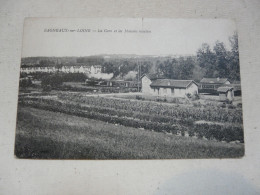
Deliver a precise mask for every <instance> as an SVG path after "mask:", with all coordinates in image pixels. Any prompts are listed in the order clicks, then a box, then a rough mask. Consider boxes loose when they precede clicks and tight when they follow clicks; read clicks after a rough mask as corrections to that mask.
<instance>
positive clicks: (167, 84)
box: [151, 79, 197, 88]
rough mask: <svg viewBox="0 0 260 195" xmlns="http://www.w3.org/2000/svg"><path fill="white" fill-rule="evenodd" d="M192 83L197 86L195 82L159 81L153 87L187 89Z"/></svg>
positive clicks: (152, 84) (153, 83)
mask: <svg viewBox="0 0 260 195" xmlns="http://www.w3.org/2000/svg"><path fill="white" fill-rule="evenodd" d="M191 83H194V84H196V85H197V83H195V82H194V81H193V80H173V79H157V80H154V81H153V82H152V83H151V87H168V88H169V87H170V88H175V87H176V88H186V87H188V86H189V85H190V84H191Z"/></svg>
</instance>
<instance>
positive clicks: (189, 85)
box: [141, 75, 198, 97]
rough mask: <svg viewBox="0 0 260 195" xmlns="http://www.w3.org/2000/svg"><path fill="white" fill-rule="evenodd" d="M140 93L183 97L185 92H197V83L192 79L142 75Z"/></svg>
mask: <svg viewBox="0 0 260 195" xmlns="http://www.w3.org/2000/svg"><path fill="white" fill-rule="evenodd" d="M141 79H142V80H141V81H142V93H143V94H145V95H154V96H167V97H185V96H186V95H187V94H191V95H192V94H198V84H197V83H196V82H195V81H193V80H173V79H158V78H152V77H150V76H149V75H143V76H142V77H141Z"/></svg>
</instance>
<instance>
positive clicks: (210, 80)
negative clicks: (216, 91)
mask: <svg viewBox="0 0 260 195" xmlns="http://www.w3.org/2000/svg"><path fill="white" fill-rule="evenodd" d="M226 81H228V79H227V78H203V79H202V80H201V81H200V83H212V84H223V83H225V82H226Z"/></svg>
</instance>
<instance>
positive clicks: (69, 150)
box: [15, 92, 244, 159]
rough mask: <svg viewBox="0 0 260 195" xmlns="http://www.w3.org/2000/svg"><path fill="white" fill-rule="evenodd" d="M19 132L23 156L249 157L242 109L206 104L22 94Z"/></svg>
mask: <svg viewBox="0 0 260 195" xmlns="http://www.w3.org/2000/svg"><path fill="white" fill-rule="evenodd" d="M129 95H130V94H129ZM129 95H128V96H129ZM132 96H135V95H132ZM209 102H210V101H209ZM195 103H196V104H195ZM16 133H17V135H16V147H15V153H16V156H18V157H20V158H63V159H69V158H76V159H153V158H154V159H162V158H165V159H168V158H234V157H241V156H243V155H244V144H243V143H244V137H243V125H242V109H241V108H239V107H236V106H233V107H228V106H225V107H223V106H217V104H213V103H208V102H207V101H205V100H200V102H199V101H197V102H191V103H183V102H179V101H178V102H177V103H176V102H172V103H167V102H156V101H150V100H149V101H146V100H144V99H142V100H137V99H135V98H132V97H129V98H122V97H120V95H118V96H117V97H116V96H113V95H111V96H107V95H104V96H102V95H88V94H87V93H82V92H74V93H70V92H54V93H52V94H51V95H46V94H45V95H34V96H21V97H19V106H18V116H17V132H16Z"/></svg>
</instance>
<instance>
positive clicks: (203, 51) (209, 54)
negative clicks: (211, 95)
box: [197, 43, 217, 77]
mask: <svg viewBox="0 0 260 195" xmlns="http://www.w3.org/2000/svg"><path fill="white" fill-rule="evenodd" d="M197 60H198V64H199V66H200V67H201V68H203V69H205V75H206V76H207V77H215V76H216V74H217V72H216V69H215V63H216V56H215V54H214V52H213V51H211V49H210V46H209V45H208V44H207V43H203V44H202V46H201V48H199V49H198V51H197Z"/></svg>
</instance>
